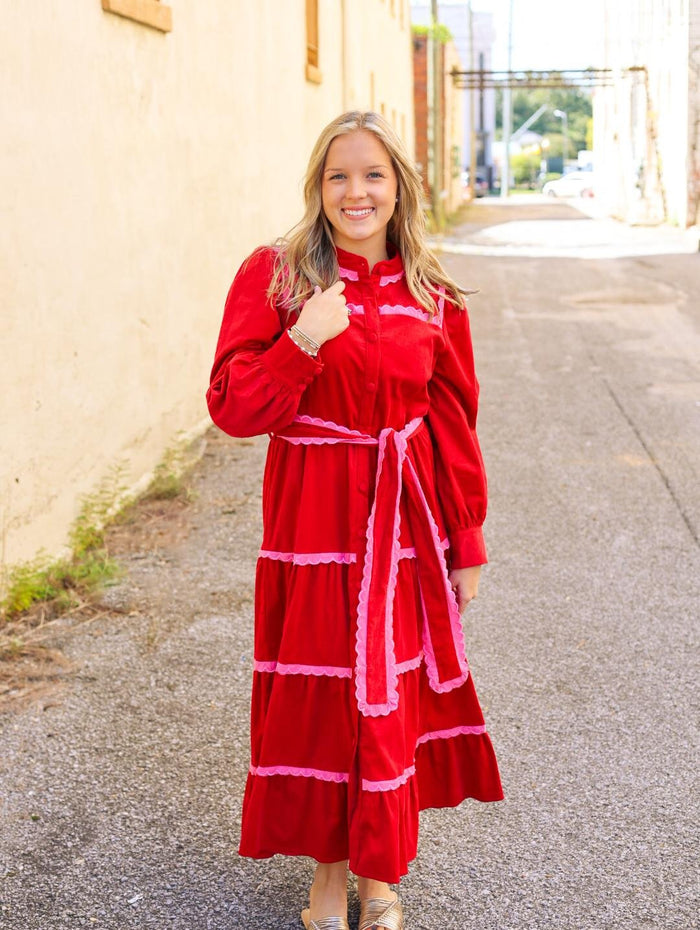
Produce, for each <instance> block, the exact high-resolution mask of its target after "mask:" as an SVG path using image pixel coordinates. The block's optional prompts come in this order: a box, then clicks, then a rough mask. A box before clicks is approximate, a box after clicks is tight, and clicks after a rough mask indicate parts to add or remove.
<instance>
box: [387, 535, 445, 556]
mask: <svg viewBox="0 0 700 930" xmlns="http://www.w3.org/2000/svg"><path fill="white" fill-rule="evenodd" d="M440 548H441V549H442V550H443V551H444V550H445V549H449V548H450V541H449V539H441V540H440ZM399 558H400V559H415V558H416V547H415V546H406V547H405V548H403V549H399Z"/></svg>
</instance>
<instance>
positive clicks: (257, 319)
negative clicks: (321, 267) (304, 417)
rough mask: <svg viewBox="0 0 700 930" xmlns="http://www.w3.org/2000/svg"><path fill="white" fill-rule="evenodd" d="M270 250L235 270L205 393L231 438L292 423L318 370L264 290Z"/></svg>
mask: <svg viewBox="0 0 700 930" xmlns="http://www.w3.org/2000/svg"><path fill="white" fill-rule="evenodd" d="M273 260H274V251H273V250H272V249H269V248H262V249H258V250H257V251H255V252H254V253H253V254H252V255H251V256H250V257H249V258H248V259H247V260H246V261H245V262H244V263H243V265H242V266H241V268H240V269H239V271H238V273H237V275H236V277H235V279H234V281H233V284H232V285H231V288H230V290H229V292H228V297H227V298H226V305H225V308H224V318H223V321H222V324H221V331H220V333H219V340H218V343H217V346H216V354H215V358H214V366H213V368H212V372H211V378H210V385H209V389H208V391H207V406H208V407H209V413H210V415H211V418H212V420H213V421H214V423H216V425H217V426H218V427H219V428H220V429H222V430H223V431H224V432H225V433H228V434H229V435H231V436H256V435H258V434H261V433H266V432H270V431H274V430H276V429H281V428H282V427H283V426H287V425H288V424H289V423H291V421H292V420H293V419H294V416H295V414H296V412H297V410H298V408H299V403H300V401H301V397H302V394H303V393H304V390H305V389H306V387H307V386H308V385H309V384H310V383H311V382H312V380H313V379H314V378H315V377H316V375H318V374H319V372H320V371H321V370H322V369H323V363H322V361H321V359H320V356H317V357H316V358H314V357H312V356H310V355H308V354H307V353H305V352H303V351H302V350H301V349H300V348H299V347H298V346H297V345H295V343H294V342H293V341H292V340H291V339H290V338H289V337H288V336H287V334H286V332H285V330H286V321H284V322H283V320H282V319H281V316H280V314H282V315H283V314H284V311H283V310H282V311H278V310H277V309H276V307H275V306H274V303H273V302H272V301H270V299H269V298H268V297H267V294H266V291H267V287H268V285H269V283H270V280H271V277H272V270H273Z"/></svg>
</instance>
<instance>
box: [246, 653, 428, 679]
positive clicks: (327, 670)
mask: <svg viewBox="0 0 700 930" xmlns="http://www.w3.org/2000/svg"><path fill="white" fill-rule="evenodd" d="M422 661H423V653H422V652H421V653H420V654H419V655H417V656H416V657H415V658H413V659H406V661H405V662H398V663H397V665H396V671H397V673H398V674H399V675H403V674H404V672H410V671H412V670H413V669H414V668H418V667H419V666H420V664H421V662H422ZM253 668H254V670H255V671H256V672H277V674H278V675H318V676H327V677H329V678H352V669H351V668H350V666H345V665H300V664H297V663H288V662H276V661H275V660H274V659H273V660H271V661H263V660H261V659H255V661H254V662H253Z"/></svg>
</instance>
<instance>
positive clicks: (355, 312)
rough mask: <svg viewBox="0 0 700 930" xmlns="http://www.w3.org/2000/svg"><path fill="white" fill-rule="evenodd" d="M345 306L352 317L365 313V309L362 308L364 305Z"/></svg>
mask: <svg viewBox="0 0 700 930" xmlns="http://www.w3.org/2000/svg"><path fill="white" fill-rule="evenodd" d="M345 306H346V308H347V311H348V313H349V314H350V315H351V316H352V315H354V316H357V315H358V314H360V313H362V314H363V313H364V312H365V308H364V307H363V306H362V304H347V303H346V304H345Z"/></svg>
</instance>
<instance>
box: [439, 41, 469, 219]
mask: <svg viewBox="0 0 700 930" xmlns="http://www.w3.org/2000/svg"><path fill="white" fill-rule="evenodd" d="M444 48H445V55H444V59H443V68H444V73H443V90H444V113H445V121H444V124H443V133H444V147H443V152H444V163H443V168H442V178H443V184H442V186H443V190H444V192H445V209H446V211H447V213H454V212H455V210H458V209H459V207H461V206H462V203H463V200H464V191H463V188H462V164H465V163H467V162H468V161H469V152H468V147H467V142H468V140H465V139H464V138H463V134H464V124H463V111H462V107H463V100H462V94H464V93H465V91H463V90H459V89H457V88H456V87H455V85H454V81H453V80H452V71H453V69H456V70H457V71H460V70H461V69H462V68H463V65H462V63H461V62H460V60H459V54H458V52H457V48H456V46H455V44H454V42H451V41H450V42H447V43H446V44H445V46H444Z"/></svg>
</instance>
